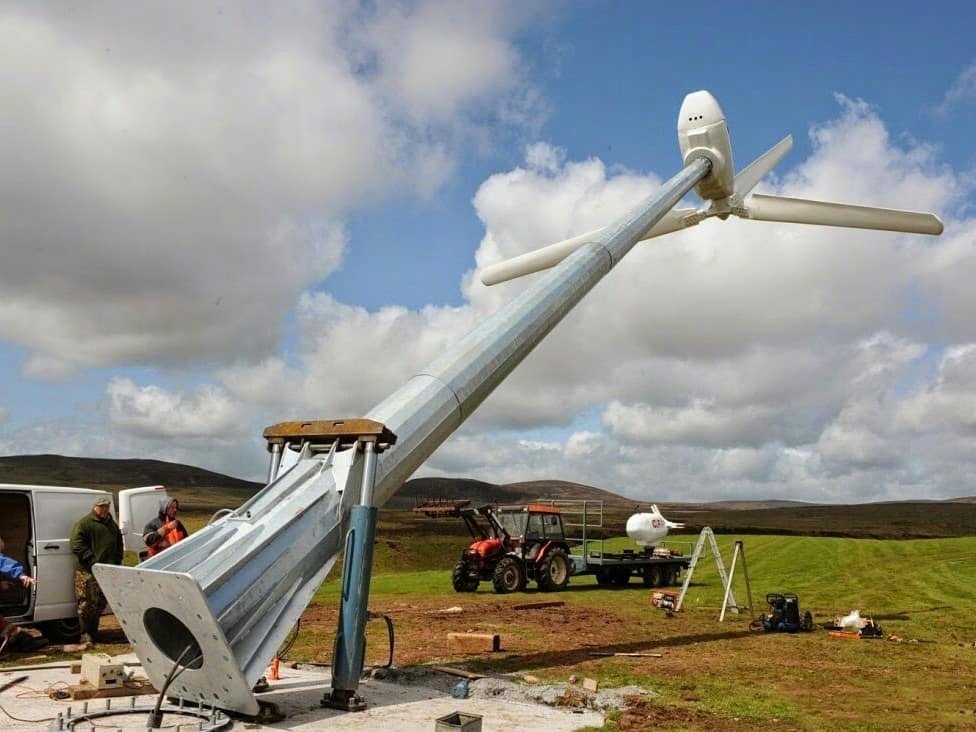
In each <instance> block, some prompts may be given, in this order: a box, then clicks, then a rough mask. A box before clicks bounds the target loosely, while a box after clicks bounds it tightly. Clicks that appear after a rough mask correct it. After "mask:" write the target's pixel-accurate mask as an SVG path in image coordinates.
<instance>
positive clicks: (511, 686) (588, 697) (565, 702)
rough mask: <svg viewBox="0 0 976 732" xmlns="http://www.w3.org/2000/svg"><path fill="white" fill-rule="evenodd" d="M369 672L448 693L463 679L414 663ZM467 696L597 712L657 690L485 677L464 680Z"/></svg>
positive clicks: (379, 677)
mask: <svg viewBox="0 0 976 732" xmlns="http://www.w3.org/2000/svg"><path fill="white" fill-rule="evenodd" d="M371 676H372V677H373V678H376V679H381V680H384V681H391V682H394V683H398V684H404V685H407V686H425V687H427V688H431V689H437V690H438V691H442V692H444V693H448V694H449V693H451V691H452V690H454V689H455V688H456V687H458V685H459V684H462V685H463V683H464V681H465V680H464V679H461V678H458V677H456V676H452V675H450V674H445V673H443V672H441V671H435V670H433V669H430V668H424V667H420V666H413V667H407V668H399V669H397V668H391V669H385V668H378V669H374V670H373V671H372V672H371ZM467 687H468V696H469V697H471V698H476V699H497V700H499V701H510V702H520V703H523V704H545V705H547V706H550V707H556V706H558V707H567V708H585V709H593V710H595V711H599V712H606V711H610V710H613V709H621V708H623V707H625V706H626V702H625V701H624V700H625V698H626V697H629V696H656V693H655V692H653V691H651V690H649V689H644V688H642V687H639V686H619V687H615V688H606V689H599V690H598V691H596V692H592V691H587V690H586V689H583V688H582V686H581V685H580V684H569V683H563V684H538V683H526V682H524V681H522V679H521V677H520V676H513V677H486V678H483V679H475V680H472V681H468V682H467Z"/></svg>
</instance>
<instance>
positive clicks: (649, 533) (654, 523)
mask: <svg viewBox="0 0 976 732" xmlns="http://www.w3.org/2000/svg"><path fill="white" fill-rule="evenodd" d="M684 527H685V525H684V524H676V523H674V522H673V521H668V520H667V519H666V518H664V516H662V515H661V512H660V511H659V510H658V508H657V506H656V505H654V506H651V511H650V513H635V514H634V515H633V516H631V517H630V518H629V519H627V536H629V537H630V538H631V539H633V540H634V541H635V542H637V544H638V545H640V546H657V545H658V544H660V543H661V542H662V541H663V540H664V537H666V536H667V535H668V529H683V528H684Z"/></svg>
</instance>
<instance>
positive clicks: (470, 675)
mask: <svg viewBox="0 0 976 732" xmlns="http://www.w3.org/2000/svg"><path fill="white" fill-rule="evenodd" d="M434 670H435V671H440V672H441V673H442V674H449V675H450V676H460V677H461V678H462V679H470V680H471V681H476V680H477V679H483V678H485V677H484V676H483V675H481V674H476V673H474V672H473V671H466V670H464V669H463V668H454V667H453V666H434Z"/></svg>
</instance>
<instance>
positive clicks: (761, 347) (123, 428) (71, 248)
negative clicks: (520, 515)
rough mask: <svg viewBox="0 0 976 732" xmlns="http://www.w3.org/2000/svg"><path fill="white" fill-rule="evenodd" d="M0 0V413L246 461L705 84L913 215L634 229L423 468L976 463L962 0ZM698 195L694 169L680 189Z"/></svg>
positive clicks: (665, 475)
mask: <svg viewBox="0 0 976 732" xmlns="http://www.w3.org/2000/svg"><path fill="white" fill-rule="evenodd" d="M793 5H795V6H791V5H790V4H786V5H782V4H771V3H735V4H733V3H727V4H726V3H713V4H704V5H702V6H698V7H695V8H694V9H689V8H687V7H678V6H666V5H661V4H651V3H629V2H605V3H600V2H579V3H548V2H539V3H517V4H516V3H504V2H498V3H466V4H458V3H448V2H411V3H387V4H381V5H375V4H357V3H353V2H349V3H322V4H316V3H289V4H287V5H286V4H281V5H276V6H273V7H271V8H269V7H266V6H262V5H251V4H240V5H237V6H235V7H233V8H231V9H230V10H228V9H227V8H217V6H214V5H209V4H207V3H200V4H195V5H194V6H193V8H192V9H188V8H187V7H179V6H171V5H168V4H162V3H149V4H145V5H143V6H140V8H139V12H135V11H133V10H132V6H129V5H126V4H111V3H109V4H104V5H101V6H98V7H97V8H79V9H75V10H73V11H72V12H64V10H63V7H59V6H57V5H53V4H52V5H47V4H43V3H9V4H5V5H3V6H2V7H0V40H2V41H3V48H4V49H5V57H6V61H7V62H6V63H5V64H4V66H5V68H7V69H8V70H10V69H13V70H14V71H8V72H7V73H5V74H4V75H2V76H0V87H2V91H3V94H4V98H5V99H6V100H9V103H7V104H5V105H4V108H3V109H2V110H0V123H2V126H3V129H4V130H6V131H7V133H6V134H5V135H4V136H3V137H4V139H3V141H0V156H2V160H3V161H4V166H3V170H4V173H3V178H2V180H3V182H4V196H3V197H2V199H3V202H2V203H0V232H2V235H3V247H2V249H0V287H2V288H3V291H4V293H5V296H4V300H5V304H4V305H2V306H0V373H2V378H0V451H2V452H3V453H4V454H24V453H39V452H53V453H63V454H72V455H86V456H91V457H142V458H158V459H164V460H175V461H181V462H188V463H191V464H196V465H201V466H204V467H207V468H211V469H216V470H221V471H224V472H228V473H231V474H234V475H238V476H243V477H257V476H260V475H261V474H262V473H263V470H264V459H265V453H264V450H263V446H262V445H261V442H260V439H259V436H260V431H261V429H262V427H263V426H265V425H266V424H270V423H271V422H276V421H281V420H283V419H289V418H297V417H302V418H308V417H310V416H311V417H327V416H347V415H353V414H362V413H365V412H366V411H368V409H369V407H371V406H372V405H373V404H375V403H376V402H378V401H379V400H380V399H382V397H384V396H385V395H386V394H388V393H389V392H390V391H392V390H393V389H395V388H396V387H397V386H398V385H399V384H400V383H402V382H403V381H405V380H406V378H407V377H408V376H409V375H410V374H411V373H414V371H415V370H417V369H419V368H422V367H423V365H424V364H425V363H427V362H428V361H429V360H431V359H432V358H433V357H435V356H436V355H437V353H438V352H439V351H440V350H442V349H443V348H444V347H446V345H447V344H449V343H450V342H451V341H452V340H454V339H456V338H458V337H460V336H461V335H463V333H464V332H466V330H467V329H468V328H470V327H471V326H472V325H473V324H474V323H476V322H477V321H478V319H479V318H480V317H483V316H484V315H485V314H487V313H488V312H491V311H493V310H494V309H497V307H499V306H500V305H501V304H502V303H503V302H505V301H506V300H508V299H510V298H511V297H512V296H513V295H514V294H515V293H516V292H518V291H519V290H520V289H521V288H522V287H524V286H525V283H524V282H515V283H510V284H506V285H501V286H498V287H495V288H490V289H489V288H485V287H484V286H482V285H480V283H478V282H477V280H476V279H475V278H474V277H473V273H474V271H475V269H476V268H477V267H478V266H479V265H480V264H487V263H490V262H491V261H496V260H497V259H499V258H502V257H504V256H513V255H516V254H518V253H521V252H523V251H528V250H530V249H533V248H536V247H539V246H544V245H546V244H549V243H551V242H552V241H555V240H558V239H561V238H566V237H568V236H572V235H574V234H577V233H580V232H582V231H585V230H588V229H592V228H595V227H598V226H601V225H603V224H605V223H607V222H608V221H609V220H610V219H612V217H613V216H615V215H618V214H619V213H622V212H623V211H625V210H626V209H627V207H628V206H630V205H632V204H633V203H634V202H636V201H637V200H638V199H639V198H640V197H641V196H643V195H646V194H647V193H649V192H650V191H652V190H653V188H654V186H655V185H656V184H657V183H659V182H660V181H661V180H663V179H666V178H668V177H669V176H670V175H671V174H673V173H674V172H676V170H677V169H678V166H679V164H680V156H679V153H678V149H677V142H676V137H675V122H676V117H677V110H678V107H679V106H680V104H681V100H682V98H683V97H684V95H685V94H686V93H688V92H690V91H694V90H696V89H701V88H707V89H709V90H711V91H712V92H713V93H714V94H715V96H716V97H717V98H718V100H719V102H720V103H721V104H722V107H723V109H724V111H725V114H726V117H727V119H728V120H729V126H730V129H731V132H732V140H733V147H734V152H735V161H736V164H737V166H738V167H740V168H741V167H742V166H744V165H745V164H747V163H748V162H749V161H751V160H752V159H753V158H754V157H756V156H757V155H759V154H760V153H762V152H763V151H764V150H765V149H767V148H768V147H770V146H771V145H772V144H774V143H775V142H776V141H778V140H779V139H780V138H781V137H782V136H783V135H785V134H787V133H792V135H793V137H794V149H793V151H792V153H791V154H790V155H789V156H788V157H787V158H786V159H785V160H784V161H783V162H782V163H781V164H780V165H779V166H778V167H777V169H776V171H775V172H774V175H772V176H770V178H769V179H768V180H767V181H765V182H764V184H763V185H764V186H766V190H767V192H774V193H780V194H783V195H793V196H799V197H808V198H821V199H827V200H843V201H848V202H851V203H862V204H868V205H878V206H890V207H893V208H907V209H919V210H932V211H935V212H936V213H937V214H938V215H939V216H940V217H941V218H942V219H943V220H944V221H945V222H946V232H945V233H944V234H943V236H942V237H940V238H938V239H932V238H927V237H918V236H904V235H897V234H879V233H863V232H843V231H839V230H825V229H818V228H814V227H787V226H782V225H776V224H759V223H741V222H726V223H719V222H717V221H709V222H706V223H704V224H702V225H701V226H700V227H697V228H696V229H694V230H693V231H688V232H683V233H680V234H673V235H670V236H669V237H665V238H662V239H660V240H655V241H654V243H652V244H647V245H643V248H642V249H641V251H640V252H635V253H634V254H633V255H631V257H629V258H628V260H627V261H626V262H625V263H624V264H623V265H622V266H621V267H620V268H618V271H615V272H614V274H613V275H612V278H610V279H608V282H607V283H604V284H603V285H601V287H600V288H598V290H597V291H596V292H594V293H593V295H592V296H591V297H590V298H588V300H587V302H585V303H584V305H582V306H581V307H580V309H579V310H578V312H576V313H574V314H573V315H572V316H571V317H570V318H569V319H567V321H566V322H565V323H564V324H563V325H561V326H560V328H558V329H557V331H556V332H554V334H553V336H552V337H551V338H550V341H549V342H547V343H546V344H544V345H543V346H542V347H541V348H540V349H539V350H538V351H537V352H536V353H535V354H533V355H532V356H531V357H530V358H529V359H528V360H527V361H526V363H525V364H524V365H523V366H522V367H520V369H519V370H518V371H517V372H516V373H515V374H514V375H513V376H512V378H511V379H510V380H509V382H507V383H506V384H505V385H504V386H503V387H502V388H501V389H500V390H499V392H498V393H497V394H496V395H495V396H493V397H492V398H491V399H489V400H488V401H487V402H486V403H485V404H484V405H483V407H482V409H481V410H480V412H479V414H477V415H476V416H475V417H474V418H473V419H472V420H471V422H470V423H469V424H468V425H466V426H465V428H464V430H463V431H462V432H461V433H460V434H458V435H457V436H456V437H455V438H453V439H452V440H450V441H449V442H448V443H446V444H445V445H444V446H443V447H442V448H441V449H440V450H439V451H438V452H437V453H436V454H435V455H434V456H433V457H432V459H431V460H430V461H429V462H428V464H427V465H426V466H425V467H424V468H423V469H422V473H426V474H437V475H461V476H470V477H477V478H480V479H483V480H489V481H494V482H507V481H515V480H531V479H538V478H563V479H567V480H577V481H579V482H585V483H591V484H594V485H598V486H600V487H604V488H608V489H611V490H617V491H620V492H623V493H626V494H628V495H631V496H633V497H635V498H639V499H645V498H646V499H656V500H665V499H683V498H686V499H711V498H723V497H728V498H767V497H789V498H800V499H803V500H812V501H817V500H822V501H858V500H878V499H885V498H895V499H897V498H911V497H946V496H954V495H973V494H976V483H974V480H976V465H974V463H973V462H972V459H971V458H970V456H969V452H971V451H970V450H969V441H970V438H971V436H972V433H973V425H974V424H976V417H973V414H976V328H973V326H972V324H970V322H969V313H970V312H971V306H972V305H974V304H976V303H972V302H971V300H972V299H973V295H971V294H970V289H971V288H970V286H969V283H970V282H971V281H972V279H971V278H972V275H974V274H976V272H971V271H970V270H972V269H974V268H976V261H974V256H973V247H974V246H976V228H974V223H973V220H972V217H973V212H972V202H973V171H974V169H976V146H974V143H973V139H972V135H971V132H970V130H971V129H973V126H974V122H976V51H974V46H973V44H972V40H971V34H970V33H969V29H970V28H972V27H973V26H974V25H976V24H974V20H976V18H974V16H976V10H974V9H973V8H972V7H971V5H970V4H967V3H929V4H926V5H925V6H924V7H919V6H915V7H909V6H905V7H901V6H897V5H896V6H892V5H890V4H885V5H883V6H882V5H876V4H874V3H862V4H851V3H816V4H793ZM689 201H690V202H691V203H693V204H694V203H696V201H695V200H694V197H690V198H689Z"/></svg>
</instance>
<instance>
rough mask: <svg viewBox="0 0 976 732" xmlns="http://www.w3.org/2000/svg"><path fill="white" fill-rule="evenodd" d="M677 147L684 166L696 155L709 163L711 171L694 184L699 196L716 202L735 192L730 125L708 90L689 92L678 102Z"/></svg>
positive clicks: (695, 157)
mask: <svg viewBox="0 0 976 732" xmlns="http://www.w3.org/2000/svg"><path fill="white" fill-rule="evenodd" d="M678 146H679V147H680V148H681V158H682V160H683V161H684V164H685V165H687V164H688V163H690V162H691V161H692V160H695V159H697V158H705V159H707V160H708V161H710V162H711V164H712V172H711V173H709V174H708V175H707V176H706V177H705V178H703V179H702V181H701V182H700V183H699V184H698V185H697V186H695V190H696V191H698V195H699V196H701V197H702V198H703V199H705V200H706V201H707V200H712V201H719V200H722V199H723V198H728V197H729V196H731V195H732V194H733V193H734V192H735V165H734V164H733V163H732V141H731V140H730V139H729V128H728V125H727V124H726V123H725V113H724V112H722V108H721V107H720V106H719V105H718V101H716V99H715V97H713V96H712V95H711V93H710V92H707V91H696V92H692V93H691V94H689V95H687V96H686V97H685V100H684V101H683V102H682V103H681V109H680V111H679V112H678Z"/></svg>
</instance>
